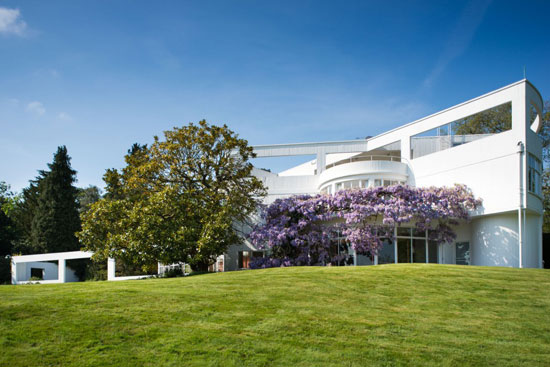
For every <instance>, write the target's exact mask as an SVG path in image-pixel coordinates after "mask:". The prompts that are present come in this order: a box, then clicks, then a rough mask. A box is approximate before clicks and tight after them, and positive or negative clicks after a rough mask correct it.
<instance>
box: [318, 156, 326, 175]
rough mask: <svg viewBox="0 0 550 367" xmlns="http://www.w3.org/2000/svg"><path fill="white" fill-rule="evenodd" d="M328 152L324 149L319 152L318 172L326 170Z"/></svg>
mask: <svg viewBox="0 0 550 367" xmlns="http://www.w3.org/2000/svg"><path fill="white" fill-rule="evenodd" d="M325 161H326V154H325V152H324V151H320V152H319V153H317V174H320V173H321V172H323V171H324V170H325Z"/></svg>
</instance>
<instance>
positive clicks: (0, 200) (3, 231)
mask: <svg viewBox="0 0 550 367" xmlns="http://www.w3.org/2000/svg"><path fill="white" fill-rule="evenodd" d="M9 190H10V187H9V185H7V184H6V183H5V182H3V181H0V260H1V258H3V257H5V256H6V255H11V253H12V248H13V242H14V241H15V239H16V230H15V223H14V222H13V220H12V219H11V218H10V214H11V213H12V205H13V204H12V199H13V196H14V195H13V193H12V192H10V191H9Z"/></svg>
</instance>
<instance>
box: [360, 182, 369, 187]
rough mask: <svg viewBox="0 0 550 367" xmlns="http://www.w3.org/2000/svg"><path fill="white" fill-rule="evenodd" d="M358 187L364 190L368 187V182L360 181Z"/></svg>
mask: <svg viewBox="0 0 550 367" xmlns="http://www.w3.org/2000/svg"><path fill="white" fill-rule="evenodd" d="M360 187H361V188H362V189H366V188H367V187H369V180H361V181H360Z"/></svg>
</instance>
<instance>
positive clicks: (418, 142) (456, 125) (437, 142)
mask: <svg viewBox="0 0 550 367" xmlns="http://www.w3.org/2000/svg"><path fill="white" fill-rule="evenodd" d="M511 128H512V103H511V102H508V103H504V104H501V105H499V106H496V107H493V108H490V109H488V110H485V111H482V112H478V113H476V114H474V115H471V116H468V117H465V118H463V119H460V120H457V121H453V122H451V123H448V124H445V125H442V126H439V127H437V128H435V129H432V130H428V131H424V132H423V133H420V134H417V135H414V136H411V157H412V158H413V159H414V158H419V157H422V156H425V155H427V154H431V153H435V152H439V151H441V150H445V149H449V148H452V147H456V146H458V145H462V144H466V143H470V142H472V141H475V140H479V139H482V138H485V137H487V136H491V135H494V134H498V133H501V132H504V131H507V130H510V129H511Z"/></svg>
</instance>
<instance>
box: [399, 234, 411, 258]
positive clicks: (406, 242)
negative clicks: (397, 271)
mask: <svg viewBox="0 0 550 367" xmlns="http://www.w3.org/2000/svg"><path fill="white" fill-rule="evenodd" d="M397 262H398V263H410V262H411V240H410V239H408V238H398V239H397Z"/></svg>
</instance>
